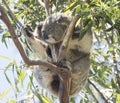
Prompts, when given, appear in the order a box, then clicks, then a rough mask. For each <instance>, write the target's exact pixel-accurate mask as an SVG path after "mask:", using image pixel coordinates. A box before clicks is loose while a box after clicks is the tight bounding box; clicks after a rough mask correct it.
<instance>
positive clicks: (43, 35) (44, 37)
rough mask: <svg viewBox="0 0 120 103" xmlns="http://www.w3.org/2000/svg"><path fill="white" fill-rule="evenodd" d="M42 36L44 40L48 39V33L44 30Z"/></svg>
mask: <svg viewBox="0 0 120 103" xmlns="http://www.w3.org/2000/svg"><path fill="white" fill-rule="evenodd" d="M42 38H43V39H44V40H46V39H48V35H47V33H46V32H45V31H42Z"/></svg>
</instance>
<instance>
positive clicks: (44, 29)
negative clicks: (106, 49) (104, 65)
mask: <svg viewBox="0 0 120 103" xmlns="http://www.w3.org/2000/svg"><path fill="white" fill-rule="evenodd" d="M70 22H71V17H70V16H67V15H65V14H62V13H56V14H53V15H50V16H48V17H47V18H46V19H45V21H44V22H43V23H41V24H39V25H38V26H37V27H36V29H35V31H34V33H33V35H34V36H35V37H37V38H39V39H43V40H44V41H46V42H47V43H48V44H50V45H55V49H56V52H58V50H59V48H60V44H61V42H62V40H63V38H64V36H65V32H66V30H67V28H68V26H69V24H70ZM80 31H81V27H76V28H75V29H74V33H73V34H72V37H71V38H70V41H69V45H68V48H67V52H66V56H65V60H66V61H68V62H69V63H70V64H71V68H72V70H71V71H72V82H71V88H70V95H71V96H73V95H76V94H77V93H79V91H80V90H81V89H82V88H83V86H84V84H85V82H86V79H87V76H88V73H89V68H90V59H89V56H90V49H91V47H92V41H93V38H92V32H91V30H88V31H87V33H86V34H85V35H84V37H83V38H82V39H81V40H80V39H79V33H80ZM42 33H43V34H42ZM44 33H45V34H44ZM31 44H32V43H31ZM37 46H38V48H39V45H37ZM37 46H36V47H34V48H37ZM41 51H43V52H42V53H40V54H39V56H41V57H42V56H43V55H45V54H44V52H46V50H45V48H43V47H42V49H41ZM47 54H48V53H47ZM47 56H48V55H46V57H45V58H44V60H47V59H46V58H47ZM51 57H52V56H51ZM47 61H48V60H47ZM34 74H35V77H36V79H37V81H38V83H39V84H40V85H41V86H42V87H43V88H45V89H47V90H48V91H50V92H52V93H53V94H55V95H58V92H59V84H60V80H59V77H58V75H57V74H55V73H54V72H52V71H50V70H49V68H45V67H42V66H39V67H37V68H36V69H35V71H34Z"/></svg>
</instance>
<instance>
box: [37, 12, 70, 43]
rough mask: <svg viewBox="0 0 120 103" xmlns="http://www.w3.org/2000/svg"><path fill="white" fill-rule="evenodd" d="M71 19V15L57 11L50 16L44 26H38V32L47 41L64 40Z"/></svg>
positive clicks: (56, 41)
mask: <svg viewBox="0 0 120 103" xmlns="http://www.w3.org/2000/svg"><path fill="white" fill-rule="evenodd" d="M70 21H71V17H69V16H67V15H65V14H63V13H56V14H53V15H50V16H48V17H47V18H46V19H45V21H44V22H43V23H42V26H41V25H40V26H38V28H37V32H38V33H39V35H40V37H41V38H42V39H44V40H45V41H46V42H49V43H58V42H60V41H62V39H63V37H64V35H65V32H66V30H67V27H68V26H69V24H70ZM40 32H41V33H40Z"/></svg>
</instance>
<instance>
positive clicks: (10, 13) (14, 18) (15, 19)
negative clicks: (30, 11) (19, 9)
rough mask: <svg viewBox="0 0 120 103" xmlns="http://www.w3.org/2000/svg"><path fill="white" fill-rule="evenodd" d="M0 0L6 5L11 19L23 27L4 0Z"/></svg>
mask: <svg viewBox="0 0 120 103" xmlns="http://www.w3.org/2000/svg"><path fill="white" fill-rule="evenodd" d="M2 2H3V3H4V5H5V6H6V8H7V10H8V13H9V15H10V16H11V17H12V19H13V20H14V22H17V23H16V24H19V27H22V28H23V25H22V24H21V22H19V20H18V19H17V18H16V17H15V16H14V14H13V12H12V11H11V9H10V8H9V6H8V5H7V3H6V1H5V0H2Z"/></svg>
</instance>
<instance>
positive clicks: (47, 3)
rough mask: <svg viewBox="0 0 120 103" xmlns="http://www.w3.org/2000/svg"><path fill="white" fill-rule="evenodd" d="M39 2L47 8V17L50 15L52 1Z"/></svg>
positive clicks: (39, 0)
mask: <svg viewBox="0 0 120 103" xmlns="http://www.w3.org/2000/svg"><path fill="white" fill-rule="evenodd" d="M37 1H38V3H39V4H40V5H41V6H42V7H43V8H45V12H46V17H47V16H48V15H50V14H51V5H50V1H49V0H44V2H42V0H37Z"/></svg>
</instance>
